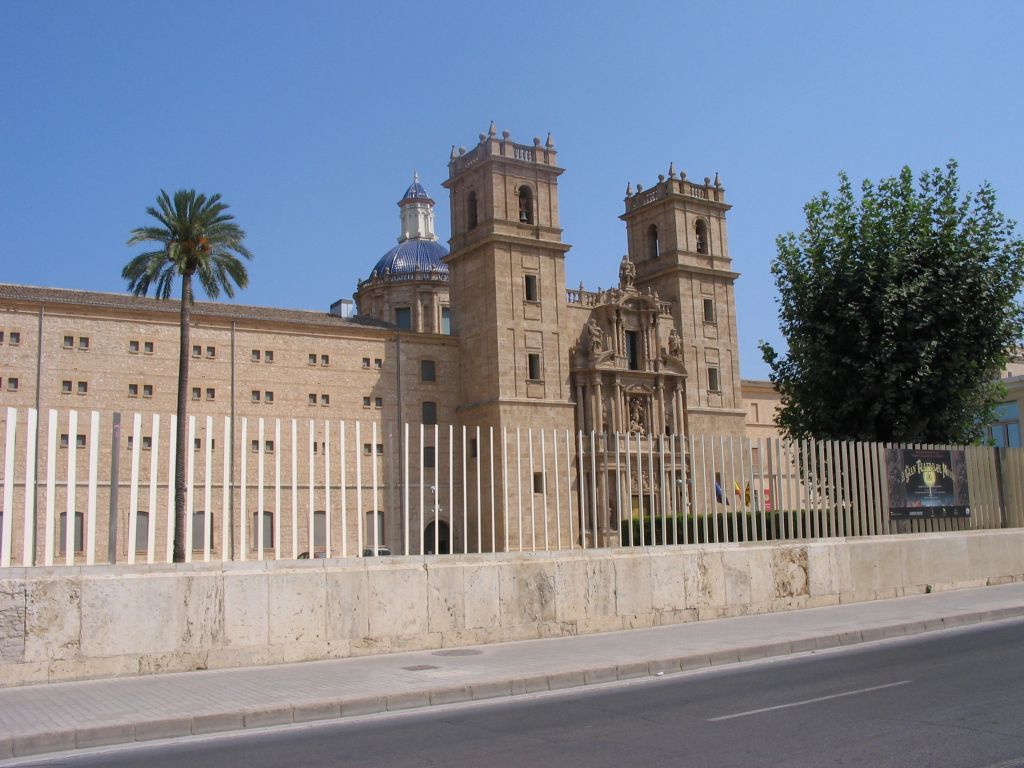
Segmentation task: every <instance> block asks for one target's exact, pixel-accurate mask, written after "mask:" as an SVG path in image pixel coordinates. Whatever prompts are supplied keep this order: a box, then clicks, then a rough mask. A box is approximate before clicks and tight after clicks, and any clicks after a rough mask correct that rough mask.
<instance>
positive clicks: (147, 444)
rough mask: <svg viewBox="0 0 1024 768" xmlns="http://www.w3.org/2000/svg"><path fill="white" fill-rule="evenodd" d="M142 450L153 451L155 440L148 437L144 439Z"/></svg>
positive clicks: (145, 436)
mask: <svg viewBox="0 0 1024 768" xmlns="http://www.w3.org/2000/svg"><path fill="white" fill-rule="evenodd" d="M142 450H144V451H151V450H153V438H152V437H151V436H148V435H143V437H142Z"/></svg>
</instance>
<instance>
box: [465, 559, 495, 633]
mask: <svg viewBox="0 0 1024 768" xmlns="http://www.w3.org/2000/svg"><path fill="white" fill-rule="evenodd" d="M462 584H463V599H464V601H465V603H464V605H463V609H462V610H463V621H464V622H465V627H466V629H475V628H485V629H490V628H494V627H498V626H499V625H500V624H501V601H500V589H499V584H500V579H499V572H498V569H497V568H495V567H494V566H493V565H475V564H474V565H467V566H465V567H464V568H463V569H462Z"/></svg>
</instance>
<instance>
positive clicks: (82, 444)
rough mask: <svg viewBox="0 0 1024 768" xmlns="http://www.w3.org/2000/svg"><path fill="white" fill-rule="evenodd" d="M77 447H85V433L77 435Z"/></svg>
mask: <svg viewBox="0 0 1024 768" xmlns="http://www.w3.org/2000/svg"><path fill="white" fill-rule="evenodd" d="M75 447H76V448H85V435H75Z"/></svg>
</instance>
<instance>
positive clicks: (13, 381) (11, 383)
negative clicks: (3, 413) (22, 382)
mask: <svg viewBox="0 0 1024 768" xmlns="http://www.w3.org/2000/svg"><path fill="white" fill-rule="evenodd" d="M7 391H8V392H17V391H18V379H17V378H16V377H14V376H11V377H10V378H9V379H7Z"/></svg>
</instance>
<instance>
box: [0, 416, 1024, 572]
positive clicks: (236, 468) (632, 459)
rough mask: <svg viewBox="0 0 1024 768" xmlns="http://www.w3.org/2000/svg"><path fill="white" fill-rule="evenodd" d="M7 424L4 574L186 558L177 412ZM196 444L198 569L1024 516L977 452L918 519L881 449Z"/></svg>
mask: <svg viewBox="0 0 1024 768" xmlns="http://www.w3.org/2000/svg"><path fill="white" fill-rule="evenodd" d="M0 415H2V416H3V434H4V438H3V440H4V442H3V451H4V452H3V461H2V465H0V469H2V479H0V485H2V507H0V566H3V567H8V566H25V565H28V566H32V565H40V566H50V565H54V564H67V565H72V564H76V563H77V564H93V563H97V562H99V563H105V562H127V563H133V562H147V563H153V562H167V561H170V559H171V552H172V543H173V536H172V535H171V531H173V528H174V492H173V482H172V483H169V482H168V479H169V478H171V479H173V477H174V456H175V451H174V447H175V445H174V442H175V426H176V424H175V418H174V417H173V416H169V417H168V416H161V415H159V414H148V415H145V416H144V415H142V414H131V415H128V416H127V417H125V419H124V420H123V421H122V420H120V417H119V415H116V414H100V413H98V412H95V411H93V412H88V413H79V412H77V411H73V410H71V411H65V412H58V411H55V410H49V411H46V412H43V413H37V412H36V411H35V410H33V409H20V410H19V409H15V408H7V409H6V412H5V413H2V414H0ZM188 442H189V445H190V447H191V450H190V451H188V452H187V456H188V461H187V466H186V476H187V485H188V489H189V492H188V494H187V510H186V515H185V540H186V543H187V545H186V557H187V559H188V560H190V561H191V560H202V561H210V560H221V559H230V560H246V559H257V560H259V559H265V558H270V559H294V558H301V557H339V556H340V557H351V556H355V557H359V556H364V555H372V554H375V553H379V554H389V553H394V554H412V555H419V554H427V555H442V554H456V553H471V552H493V551H513V550H514V551H522V550H528V551H538V550H561V549H572V548H576V547H583V548H590V547H595V546H602V547H605V546H649V545H661V544H700V543H713V542H740V541H773V540H789V539H813V538H820V537H829V536H871V535H880V534H890V533H899V532H904V531H928V530H962V529H966V528H997V527H1002V526H1015V527H1019V526H1024V508H1022V505H1024V490H1022V488H1024V452H1022V451H1021V449H998V450H997V449H993V448H985V447H979V446H967V447H963V448H962V450H963V451H964V452H965V455H966V472H967V480H968V484H969V491H970V508H971V515H970V517H969V518H955V519H939V520H915V521H913V522H908V521H894V520H892V519H890V517H889V502H888V494H887V483H886V475H885V473H886V468H885V453H884V451H885V448H886V446H883V445H881V444H874V443H848V442H839V441H814V440H809V441H800V442H792V441H784V440H774V439H773V440H764V439H761V440H750V439H746V438H741V437H723V436H716V437H709V436H699V437H698V436H689V437H686V438H683V437H681V436H676V435H665V436H657V437H652V436H647V435H638V434H628V435H625V434H613V435H605V434H594V433H582V432H577V433H575V434H573V433H572V432H570V431H568V430H565V429H535V428H532V429H512V428H501V429H495V428H493V427H476V426H474V427H466V426H460V427H454V426H440V425H436V424H433V425H422V424H416V425H409V424H405V425H403V426H402V428H401V429H400V430H399V429H397V428H396V427H392V428H387V427H382V425H381V424H380V423H379V422H359V421H352V422H346V421H323V420H320V421H314V420H308V419H303V420H299V419H264V418H258V419H246V418H240V419H237V420H236V421H235V423H233V422H232V420H231V419H230V418H228V417H214V416H203V417H200V418H196V417H194V416H193V417H190V418H189V424H188ZM69 521H70V523H69ZM188 544H191V546H188Z"/></svg>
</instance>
